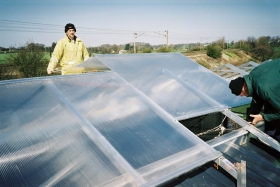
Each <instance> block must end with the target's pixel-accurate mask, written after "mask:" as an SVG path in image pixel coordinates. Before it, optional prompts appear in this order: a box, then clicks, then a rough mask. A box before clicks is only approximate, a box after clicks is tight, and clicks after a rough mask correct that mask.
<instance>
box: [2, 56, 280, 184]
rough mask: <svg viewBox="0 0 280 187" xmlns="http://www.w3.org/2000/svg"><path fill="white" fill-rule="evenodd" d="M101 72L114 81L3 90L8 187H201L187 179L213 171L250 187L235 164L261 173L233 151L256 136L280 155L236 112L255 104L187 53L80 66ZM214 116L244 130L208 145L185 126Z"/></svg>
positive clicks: (38, 81) (53, 81)
mask: <svg viewBox="0 0 280 187" xmlns="http://www.w3.org/2000/svg"><path fill="white" fill-rule="evenodd" d="M96 64H98V67H97V68H96V69H98V68H99V69H100V68H101V69H102V70H104V71H106V72H98V73H96V72H95V73H85V74H78V75H65V76H48V77H40V78H29V79H18V80H8V81H1V82H0V94H1V96H2V97H1V98H0V106H1V107H0V120H1V125H0V129H1V131H0V163H1V164H0V171H1V172H0V186H27V187H30V186H161V185H163V186H164V185H169V184H171V183H173V184H174V185H175V183H176V185H179V186H183V185H185V184H188V183H190V182H191V181H188V180H180V181H176V180H177V179H178V177H179V176H184V175H188V174H190V173H191V172H193V171H195V170H197V169H198V170H199V168H204V171H208V173H209V170H208V169H205V168H210V165H211V167H212V169H210V170H211V171H210V173H212V172H213V174H214V173H215V172H217V175H219V176H223V178H224V181H225V182H224V183H220V184H230V185H235V184H236V181H237V184H238V185H237V186H244V182H243V183H242V181H244V180H241V179H242V177H244V176H246V175H244V168H241V169H240V170H238V169H236V168H234V166H233V165H230V163H234V162H239V163H240V164H245V163H243V161H245V162H246V167H248V168H251V167H252V168H254V167H255V165H253V163H250V162H249V160H248V159H247V158H246V157H242V158H241V157H240V155H239V158H237V157H234V156H233V154H231V153H230V152H229V148H228V146H232V145H233V143H230V141H233V140H234V141H236V140H237V139H240V138H244V137H247V134H248V132H251V133H253V134H255V135H256V136H257V137H259V138H261V139H262V140H265V141H266V142H268V143H269V144H270V145H271V146H272V147H273V148H274V149H276V150H278V151H279V150H280V148H279V144H278V142H276V141H274V140H271V139H269V137H267V135H265V134H264V133H262V132H261V131H260V130H258V129H256V128H254V127H251V126H250V125H248V124H247V123H246V122H245V121H244V120H242V119H241V118H240V117H238V116H237V115H235V114H234V113H232V112H230V111H229V110H228V108H230V107H234V106H240V105H243V104H247V103H249V102H250V98H241V97H239V98H238V97H235V96H233V95H232V94H231V93H230V90H229V88H228V81H227V80H225V79H223V78H221V77H220V76H218V75H216V74H215V73H213V72H212V71H210V70H207V69H206V68H204V67H202V66H200V65H198V64H197V63H195V62H193V61H192V60H190V59H188V58H187V57H185V56H183V55H182V54H180V53H167V54H134V55H123V54H121V55H97V56H96V57H92V58H90V59H88V61H86V62H84V65H83V64H81V65H80V66H81V67H83V68H84V70H86V72H90V71H91V70H94V68H93V69H92V68H91V67H92V66H94V67H96V66H97V65H96ZM84 70H83V71H84ZM94 71H95V70H94ZM214 112H220V113H222V114H223V115H225V116H226V117H228V118H230V119H233V120H234V121H236V122H237V123H238V124H239V125H240V126H241V127H242V128H241V129H240V130H238V131H233V132H231V133H228V134H226V135H224V136H221V137H220V138H217V139H215V140H216V141H214V140H213V141H210V142H204V141H203V140H201V139H200V138H198V137H197V136H196V135H195V134H193V133H192V132H191V131H190V130H189V129H187V128H185V127H184V126H183V125H182V124H181V123H180V120H186V119H190V118H193V117H197V116H201V115H207V114H209V113H214ZM242 145H244V144H241V143H240V141H239V143H238V144H237V143H236V146H235V148H236V149H239V148H238V146H242ZM240 149H241V148H240ZM242 153H245V151H243V152H242ZM232 157H233V158H232ZM256 157H257V156H256ZM256 160H258V159H257V158H256ZM220 161H221V162H220ZM212 163H213V164H212ZM266 163H268V161H266ZM209 164H210V165H209ZM214 164H215V165H214ZM213 166H214V167H213ZM229 166H230V170H229V169H228V170H229V171H226V172H225V173H226V174H221V171H219V170H218V168H217V167H220V168H224V170H227V167H229ZM241 166H243V165H241ZM244 166H245V165H244ZM272 166H273V167H274V169H272V170H269V171H268V172H271V171H273V172H274V171H276V173H278V171H279V167H277V166H275V165H272ZM240 172H241V173H240ZM200 173H201V174H202V175H200V176H204V174H203V172H200ZM245 174H246V173H245ZM192 176H194V175H192ZM198 176H199V175H195V177H198ZM205 176H206V175H205ZM240 177H241V178H240ZM273 179H275V177H270V178H264V179H263V180H267V181H268V183H267V184H271V186H273V185H274V184H276V183H274V182H271V180H273ZM208 180H211V179H210V178H208ZM213 180H214V179H213ZM192 181H194V178H193V179H192ZM252 181H253V180H252ZM200 182H201V183H203V182H205V181H203V180H200ZM216 182H217V181H216ZM239 182H241V183H240V184H239ZM253 182H254V181H253ZM184 183H185V184H184ZM191 183H192V182H191ZM201 183H200V184H201ZM193 184H194V183H193Z"/></svg>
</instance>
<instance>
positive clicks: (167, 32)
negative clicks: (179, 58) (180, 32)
mask: <svg viewBox="0 0 280 187" xmlns="http://www.w3.org/2000/svg"><path fill="white" fill-rule="evenodd" d="M165 32H166V35H165V37H166V48H167V49H168V30H166V31H165Z"/></svg>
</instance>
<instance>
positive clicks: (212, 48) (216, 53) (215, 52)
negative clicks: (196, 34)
mask: <svg viewBox="0 0 280 187" xmlns="http://www.w3.org/2000/svg"><path fill="white" fill-rule="evenodd" d="M206 54H207V55H208V56H210V57H212V58H215V59H216V58H220V57H221V56H222V48H221V47H220V46H217V45H209V46H207V52H206Z"/></svg>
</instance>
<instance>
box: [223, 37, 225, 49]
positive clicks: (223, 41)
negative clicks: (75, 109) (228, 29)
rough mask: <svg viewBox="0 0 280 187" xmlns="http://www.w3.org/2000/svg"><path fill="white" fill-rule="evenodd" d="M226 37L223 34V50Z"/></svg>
mask: <svg viewBox="0 0 280 187" xmlns="http://www.w3.org/2000/svg"><path fill="white" fill-rule="evenodd" d="M224 43H225V37H224V36H223V50H224Z"/></svg>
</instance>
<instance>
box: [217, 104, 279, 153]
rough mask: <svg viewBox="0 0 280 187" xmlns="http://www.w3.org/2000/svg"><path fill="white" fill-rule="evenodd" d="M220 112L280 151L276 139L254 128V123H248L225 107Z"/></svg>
mask: <svg viewBox="0 0 280 187" xmlns="http://www.w3.org/2000/svg"><path fill="white" fill-rule="evenodd" d="M222 113H223V114H224V115H226V116H227V117H229V118H230V119H232V120H233V121H235V122H236V123H238V124H239V125H240V126H242V127H243V128H244V129H246V130H248V131H249V132H251V133H252V134H253V135H255V136H257V137H258V138H259V139H261V140H262V141H264V142H266V143H267V144H269V145H270V146H271V147H273V148H274V149H276V150H277V151H279V152H280V144H279V142H278V141H276V140H274V139H273V138H272V137H270V136H269V135H267V134H265V133H264V132H262V131H261V130H259V129H258V128H256V127H255V126H254V125H251V124H249V123H248V122H246V121H245V120H244V119H242V118H240V117H239V116H238V115H236V114H235V113H233V112H231V111H230V110H228V109H226V110H224V111H223V112H222Z"/></svg>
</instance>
